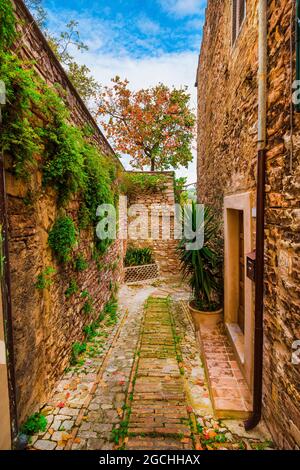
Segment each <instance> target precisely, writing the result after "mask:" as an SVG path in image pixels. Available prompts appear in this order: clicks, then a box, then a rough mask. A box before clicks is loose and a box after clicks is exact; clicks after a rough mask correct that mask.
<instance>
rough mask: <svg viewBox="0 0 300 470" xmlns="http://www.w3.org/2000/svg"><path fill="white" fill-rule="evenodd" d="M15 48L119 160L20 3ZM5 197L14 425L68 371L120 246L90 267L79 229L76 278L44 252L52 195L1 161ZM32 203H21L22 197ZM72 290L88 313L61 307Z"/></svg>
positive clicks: (69, 303)
mask: <svg viewBox="0 0 300 470" xmlns="http://www.w3.org/2000/svg"><path fill="white" fill-rule="evenodd" d="M14 4H15V8H16V17H17V19H18V20H19V21H18V29H19V32H20V37H21V40H20V44H17V53H18V55H19V57H20V58H24V59H26V60H28V59H29V60H33V61H35V67H36V70H37V72H38V73H39V74H40V75H41V76H42V78H43V79H44V80H45V81H46V82H47V83H48V84H50V85H54V84H57V83H58V84H60V85H61V86H62V88H63V89H64V90H65V101H66V104H67V106H68V108H69V110H70V113H71V120H72V123H73V124H76V125H78V126H83V125H87V124H88V125H89V126H90V127H91V129H93V131H94V133H93V139H94V141H95V144H96V146H98V148H99V149H100V150H101V152H102V154H103V155H104V156H105V157H106V158H107V159H110V160H112V161H114V162H115V163H116V166H117V167H118V168H119V169H120V172H121V171H123V169H122V167H121V165H120V163H119V160H118V159H117V157H116V155H115V153H114V152H113V150H112V148H111V147H110V145H109V143H108V142H107V140H106V139H105V137H104V136H103V135H102V133H101V131H100V130H99V128H98V126H97V124H96V122H95V121H94V119H93V118H92V116H91V114H90V113H89V111H88V110H87V108H86V106H85V105H84V103H83V101H82V99H81V98H80V96H79V95H78V93H77V91H76V90H75V88H74V87H73V85H72V83H71V82H70V81H69V79H68V78H67V75H66V73H65V72H64V70H63V68H62V67H61V65H60V63H59V62H58V60H57V59H56V57H55V56H54V54H53V52H52V50H51V49H50V47H49V45H48V44H47V42H46V40H45V38H44V36H43V35H42V33H41V31H40V30H39V28H38V27H37V25H36V23H35V22H34V20H33V18H32V17H31V15H30V13H29V12H28V11H27V9H26V8H25V7H24V4H23V2H22V1H19V0H16V1H15V2H14ZM5 180H6V192H7V203H8V204H7V205H8V208H7V209H8V222H9V251H10V271H11V292H12V298H11V302H12V325H13V338H14V355H15V364H14V366H15V382H16V395H17V397H16V398H17V400H16V401H17V403H16V404H17V420H18V423H19V424H22V422H23V421H24V420H25V419H26V418H27V417H28V416H29V415H30V414H32V413H33V412H35V411H37V410H38V408H39V406H40V405H41V404H43V403H46V402H47V399H48V398H49V394H50V393H51V391H52V389H53V386H54V384H55V382H56V381H57V379H58V378H59V377H60V376H61V374H62V373H63V371H64V370H65V369H66V367H67V366H68V365H69V362H70V354H71V348H72V344H73V343H74V342H76V341H82V340H83V339H84V333H83V327H84V326H85V325H87V324H90V323H91V322H92V321H93V320H95V319H96V318H98V316H99V313H100V312H101V310H102V309H103V307H104V305H105V303H106V302H107V301H108V300H109V299H110V297H111V296H112V293H113V290H114V289H115V287H116V285H117V284H118V283H119V282H121V281H122V275H123V274H122V273H123V257H124V256H123V243H122V242H120V241H118V240H117V241H116V242H115V243H113V244H112V245H111V246H110V247H109V249H108V251H107V252H106V254H105V255H104V257H103V258H102V259H101V260H100V261H101V263H97V261H96V260H94V258H93V245H94V228H93V227H91V228H90V229H87V230H82V231H81V233H80V242H79V243H78V246H76V247H75V250H74V256H76V255H78V254H81V255H82V256H84V258H85V259H86V260H88V263H89V266H88V268H87V269H86V270H85V271H83V272H79V273H76V272H74V270H72V269H71V268H70V267H66V268H62V267H61V266H59V265H57V264H56V262H55V260H54V258H53V254H52V252H51V249H50V247H49V246H48V233H49V230H50V229H51V227H52V226H53V223H54V221H55V219H56V218H57V216H58V215H59V214H60V212H59V211H61V209H60V208H59V207H58V206H57V195H56V193H55V191H54V190H52V189H51V188H49V187H48V188H47V189H45V188H44V187H43V185H42V175H41V173H40V172H39V171H35V172H33V174H32V175H31V178H30V180H29V181H28V182H24V181H23V180H21V179H17V178H16V176H15V175H14V173H13V172H12V171H11V168H10V163H9V156H8V158H7V161H6V175H5ZM29 194H32V195H33V197H32V198H31V200H30V201H28V195H29ZM79 206H80V201H79V200H78V199H77V198H76V197H74V198H73V199H72V200H71V201H70V203H69V204H68V206H67V207H66V208H65V214H67V215H68V216H70V217H72V219H73V220H74V222H75V223H76V222H77V220H78V211H79ZM48 266H53V267H54V268H55V270H56V275H55V277H54V282H53V285H51V286H50V287H49V288H48V289H44V290H38V289H37V288H36V287H35V282H36V279H37V276H38V275H39V274H40V273H41V272H43V270H44V269H45V267H48ZM71 279H73V280H75V281H76V283H77V285H78V287H79V289H80V291H88V292H89V293H92V297H93V312H92V313H91V314H90V315H85V314H84V313H83V306H84V303H85V302H86V299H84V298H83V297H80V295H76V296H75V295H74V296H72V298H71V299H70V300H67V298H66V296H65V292H66V290H67V288H68V287H69V285H70V280H71Z"/></svg>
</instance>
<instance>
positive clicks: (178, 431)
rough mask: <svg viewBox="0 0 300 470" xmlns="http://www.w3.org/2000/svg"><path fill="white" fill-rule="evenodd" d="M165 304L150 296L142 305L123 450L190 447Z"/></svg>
mask: <svg viewBox="0 0 300 470" xmlns="http://www.w3.org/2000/svg"><path fill="white" fill-rule="evenodd" d="M169 304H170V302H169V299H168V298H159V297H151V298H149V300H148V301H147V305H146V307H145V315H144V321H143V327H142V334H141V344H140V348H139V360H138V364H137V368H136V372H135V376H134V380H135V384H134V391H133V396H132V402H131V410H130V419H129V426H128V435H129V436H130V437H129V440H128V442H127V445H126V449H166V448H168V449H191V448H192V440H191V429H190V426H189V414H188V411H187V404H186V397H185V391H184V382H183V379H182V376H181V374H180V367H179V364H178V362H179V356H178V352H177V349H176V345H175V341H174V332H173V328H172V320H171V310H170V305H169Z"/></svg>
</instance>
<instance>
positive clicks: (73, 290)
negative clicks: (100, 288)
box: [65, 279, 79, 299]
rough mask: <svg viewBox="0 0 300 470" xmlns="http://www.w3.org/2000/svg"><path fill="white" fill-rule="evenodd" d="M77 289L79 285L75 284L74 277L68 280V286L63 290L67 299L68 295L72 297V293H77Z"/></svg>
mask: <svg viewBox="0 0 300 470" xmlns="http://www.w3.org/2000/svg"><path fill="white" fill-rule="evenodd" d="M78 291H79V287H78V285H77V282H76V281H75V279H72V280H71V281H70V284H69V287H68V288H67V290H66V292H65V296H66V297H67V299H69V298H70V297H72V295H74V294H77V292H78Z"/></svg>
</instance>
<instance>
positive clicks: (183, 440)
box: [180, 437, 190, 444]
mask: <svg viewBox="0 0 300 470" xmlns="http://www.w3.org/2000/svg"><path fill="white" fill-rule="evenodd" d="M180 442H181V443H182V444H189V442H190V440H189V439H188V438H187V437H184V438H183V439H181V441H180Z"/></svg>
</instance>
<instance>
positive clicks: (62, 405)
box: [57, 401, 65, 408]
mask: <svg viewBox="0 0 300 470" xmlns="http://www.w3.org/2000/svg"><path fill="white" fill-rule="evenodd" d="M57 407H58V408H64V407H65V404H64V403H63V402H62V401H61V402H60V403H58V405H57Z"/></svg>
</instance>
